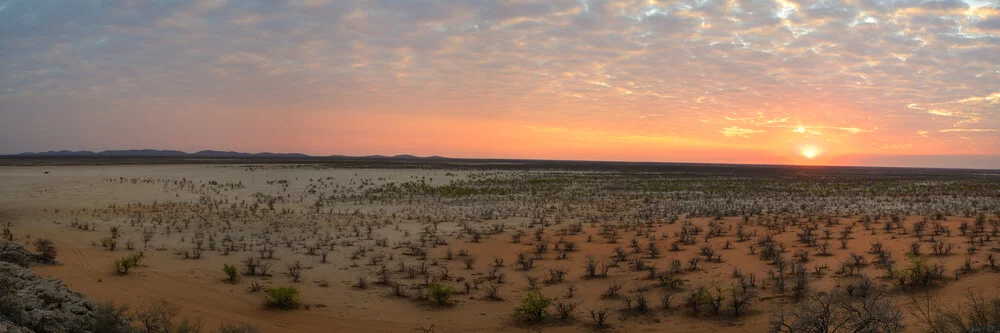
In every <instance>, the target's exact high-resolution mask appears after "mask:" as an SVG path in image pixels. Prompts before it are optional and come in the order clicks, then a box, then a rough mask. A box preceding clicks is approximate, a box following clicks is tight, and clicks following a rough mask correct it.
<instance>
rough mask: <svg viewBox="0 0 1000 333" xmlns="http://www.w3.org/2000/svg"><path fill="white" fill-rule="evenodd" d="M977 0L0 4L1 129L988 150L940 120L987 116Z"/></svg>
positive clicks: (987, 49) (986, 123) (985, 11)
mask: <svg viewBox="0 0 1000 333" xmlns="http://www.w3.org/2000/svg"><path fill="white" fill-rule="evenodd" d="M969 4H972V2H963V1H957V0H935V1H910V0H860V1H842V0H824V1H812V0H810V1H798V2H787V1H771V0H741V1H721V0H706V1H688V0H667V1H613V0H587V1H577V0H552V1H540V0H513V1H493V0H413V1H392V0H287V1H253V2H251V1H222V0H178V1H123V2H109V1H100V0H79V1H57V0H32V1H0V6H2V8H3V9H0V49H2V50H4V52H3V53H2V55H0V57H2V58H3V64H4V66H2V67H0V103H2V105H3V106H4V107H3V108H0V116H2V117H3V118H4V119H5V121H4V122H2V124H0V133H4V132H6V133H15V132H17V131H16V130H17V129H18V128H21V127H23V126H22V125H21V124H25V123H32V124H43V123H46V121H47V120H48V119H50V118H45V117H51V114H50V113H48V112H58V113H57V114H63V115H65V114H70V113H72V114H74V115H78V116H79V117H81V118H85V119H149V121H139V120H132V121H125V120H123V121H122V122H121V123H120V125H119V126H121V128H123V127H133V126H135V127H146V128H148V127H151V126H154V125H153V124H156V123H159V122H164V121H166V120H170V119H173V118H175V117H177V113H178V112H190V113H191V114H200V115H204V116H203V117H204V118H205V119H207V120H205V121H209V122H212V124H214V125H215V126H216V127H225V126H226V125H227V124H228V122H229V121H230V120H231V119H260V120H259V121H261V122H263V123H269V124H272V123H282V122H283V121H286V120H287V119H298V118H297V117H302V119H307V120H304V122H309V123H312V122H320V121H331V122H333V121H336V122H344V121H350V120H351V119H354V118H350V117H353V116H354V115H355V114H362V115H363V117H377V116H379V115H382V114H388V113H392V112H402V113H408V114H414V115H422V116H427V117H430V116H446V117H453V118H458V119H468V120H470V121H471V120H495V119H518V120H520V121H522V123H524V124H558V126H543V125H535V126H536V127H537V128H547V127H551V128H562V129H565V130H566V131H568V133H572V132H573V131H574V129H579V128H588V129H592V130H593V131H595V132H606V133H618V134H615V135H610V136H606V137H609V138H610V137H615V138H617V139H615V140H617V142H621V143H623V144H628V143H629V142H636V141H641V137H643V135H641V134H635V133H656V134H655V135H652V134H651V136H656V137H670V138H680V139H683V141H684V142H706V143H710V144H719V145H735V144H737V143H736V141H738V140H727V139H725V138H726V137H736V136H739V137H748V136H752V135H759V134H761V133H764V132H766V131H770V132H769V135H759V136H760V137H764V138H769V137H780V136H781V135H789V136H795V137H797V138H798V139H801V138H802V136H801V135H797V134H795V133H797V132H794V131H796V130H798V126H797V125H791V124H803V130H802V131H801V132H798V133H799V134H809V135H813V136H818V135H820V134H822V137H821V138H816V139H823V140H829V141H827V142H841V144H842V145H844V147H845V148H844V149H848V148H849V149H855V148H856V147H862V146H864V145H860V144H857V143H858V142H872V143H873V144H872V146H873V147H875V146H885V147H890V146H898V147H902V146H901V144H908V143H909V140H911V139H913V138H914V136H913V133H914V132H918V133H924V134H922V135H921V136H931V137H932V138H928V139H927V140H920V141H921V142H920V143H914V144H913V145H912V147H910V148H907V149H909V150H910V151H911V152H920V151H954V150H959V149H965V148H964V147H973V148H974V149H975V151H973V152H970V153H982V154H1000V142H998V141H1000V140H997V139H996V138H991V137H988V136H987V135H979V136H974V135H970V138H969V139H968V140H969V141H966V142H961V143H954V142H946V141H945V140H944V139H941V138H943V137H948V136H946V135H937V136H936V137H937V138H933V137H934V135H933V134H934V133H941V132H939V131H942V130H949V129H960V128H966V127H977V128H983V129H988V128H1000V119H998V118H1000V116H998V114H997V106H998V104H1000V92H997V91H996V90H997V86H996V83H997V82H998V80H1000V72H997V68H998V66H1000V10H998V9H997V8H996V7H989V6H982V5H981V4H973V5H972V6H970V5H969ZM45 114H50V115H49V116H43V115H45ZM51 119H52V120H51V121H53V122H58V121H64V120H61V119H64V118H63V117H54V118H51ZM94 126H98V125H96V124H94ZM720 127H723V129H722V130H721V132H722V133H723V136H721V137H720V136H719V135H718V134H717V132H716V131H719V130H718V128H720ZM121 128H112V129H109V130H107V131H106V132H109V133H110V132H115V131H114V130H116V129H121ZM531 132H533V133H536V134H538V135H542V134H546V133H544V131H539V130H536V131H531ZM876 132H877V134H876ZM17 133H21V134H17V136H14V134H6V135H8V136H5V137H0V139H2V140H0V150H4V149H7V150H15V151H20V150H25V148H19V147H22V145H23V143H25V142H27V143H29V144H30V145H37V146H38V147H44V148H53V149H61V148H63V147H60V146H59V142H55V141H53V140H54V139H50V138H52V137H54V136H53V135H52V134H53V133H45V132H38V133H25V132H23V131H22V132H17ZM73 133H76V134H72V135H70V137H72V138H75V139H78V140H82V139H88V140H90V138H91V136H89V133H90V132H88V131H86V130H78V131H76V132H73ZM630 133H631V134H630ZM943 133H947V132H943ZM956 133H957V132H956ZM437 134H438V133H428V135H437ZM74 135H75V136H74ZM274 135H275V138H276V139H275V140H282V139H286V138H289V137H298V136H299V135H303V134H299V132H296V131H295V130H292V129H289V130H287V132H283V133H276V134H274ZM310 135H313V136H316V137H321V136H323V135H325V134H324V133H312V134H310ZM629 135H634V137H631V139H627V138H629ZM193 137H198V138H201V139H204V140H206V141H207V140H212V139H213V138H214V133H212V132H211V131H208V132H203V133H196V135H193ZM939 139H940V140H939ZM93 140H94V142H96V143H101V144H105V145H108V146H109V148H114V147H110V146H111V145H114V144H116V143H117V142H123V141H125V142H127V141H129V140H128V138H125V139H122V138H114V137H113V136H111V135H107V136H102V137H101V139H93ZM157 140H161V141H162V142H170V140H171V139H170V138H169V137H166V136H164V137H158V138H157ZM69 141H70V142H72V141H74V140H69ZM671 142H673V141H671ZM15 143H17V144H15ZM970 143H971V144H970ZM337 144H338V145H339V144H342V143H339V142H338V143H337ZM768 144H769V146H768V148H770V149H775V150H779V149H784V148H783V147H784V146H785V145H783V144H782V143H780V142H777V141H775V142H769V143H768ZM331 145H333V143H331ZM208 148H214V147H208ZM429 149H430V148H429ZM857 149H860V148H857ZM970 149H972V148H970Z"/></svg>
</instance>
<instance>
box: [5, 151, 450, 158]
mask: <svg viewBox="0 0 1000 333" xmlns="http://www.w3.org/2000/svg"><path fill="white" fill-rule="evenodd" d="M13 156H37V157H217V158H241V157H269V158H309V157H325V158H359V157H355V156H344V155H330V156H311V155H307V154H300V153H269V152H265V153H244V152H236V151H220V150H202V151H199V152H196V153H186V152H182V151H178V150H156V149H128V150H105V151H102V152H92V151H87V150H80V151H70V150H59V151H46V152H28V153H20V154H16V155H13ZM360 158H374V159H383V158H384V159H423V158H427V159H431V158H433V159H444V157H440V156H431V157H418V156H413V155H396V156H391V157H390V156H383V155H370V156H361V157H360Z"/></svg>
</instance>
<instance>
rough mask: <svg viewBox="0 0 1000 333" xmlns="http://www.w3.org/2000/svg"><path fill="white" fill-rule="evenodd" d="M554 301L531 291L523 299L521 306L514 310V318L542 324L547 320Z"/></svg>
mask: <svg viewBox="0 0 1000 333" xmlns="http://www.w3.org/2000/svg"><path fill="white" fill-rule="evenodd" d="M552 301H553V299H551V298H548V297H545V296H544V295H542V293H540V292H538V291H536V290H533V291H530V292H528V294H526V295H524V298H522V299H521V306H518V307H516V308H514V318H515V319H522V320H527V321H532V322H540V321H542V320H543V319H545V315H546V314H547V313H548V309H549V306H550V305H552Z"/></svg>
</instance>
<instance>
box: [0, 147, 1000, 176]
mask: <svg viewBox="0 0 1000 333" xmlns="http://www.w3.org/2000/svg"><path fill="white" fill-rule="evenodd" d="M109 152H110V153H118V154H106V155H102V154H105V153H109ZM144 152H145V153H146V154H144ZM155 153H167V154H176V153H182V154H184V155H190V156H187V157H194V158H206V159H208V158H282V159H305V158H355V159H365V158H369V159H380V158H383V159H397V160H399V159H407V158H409V159H446V160H480V161H523V162H573V163H614V164H674V165H684V164H693V165H715V166H762V167H813V168H815V167H834V168H894V169H934V170H973V171H974V170H986V171H996V170H1000V166H998V167H996V168H963V167H935V166H900V165H849V164H776V163H736V162H690V161H639V160H631V161H630V160H598V159H545V158H541V159H539V158H517V157H452V156H443V155H425V156H419V155H414V154H395V155H383V154H370V155H343V154H329V155H312V154H306V153H297V152H271V151H262V152H255V153H251V152H245V151H235V150H213V149H202V150H198V151H195V152H193V153H192V152H187V151H183V150H178V149H153V148H140V149H106V150H101V151H92V150H76V151H73V150H67V149H63V150H49V151H40V152H21V153H14V154H0V158H11V157H13V158H98V157H102V158H129V157H132V158H176V157H184V155H156V154H155ZM200 153H208V154H203V155H198V154H200ZM226 155H229V156H226ZM864 156H876V155H864ZM885 156H887V157H892V156H895V157H933V156H949V155H885ZM954 156H979V157H990V156H991V155H954Z"/></svg>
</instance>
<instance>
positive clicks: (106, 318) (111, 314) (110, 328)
mask: <svg viewBox="0 0 1000 333" xmlns="http://www.w3.org/2000/svg"><path fill="white" fill-rule="evenodd" d="M127 312H128V307H127V306H124V305H123V306H121V307H119V306H117V305H115V303H114V302H106V303H100V304H97V305H96V306H94V317H93V318H92V319H91V320H90V330H91V331H93V332H102V333H131V332H133V330H132V326H130V325H129V318H128V315H127V314H126V313H127Z"/></svg>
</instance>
